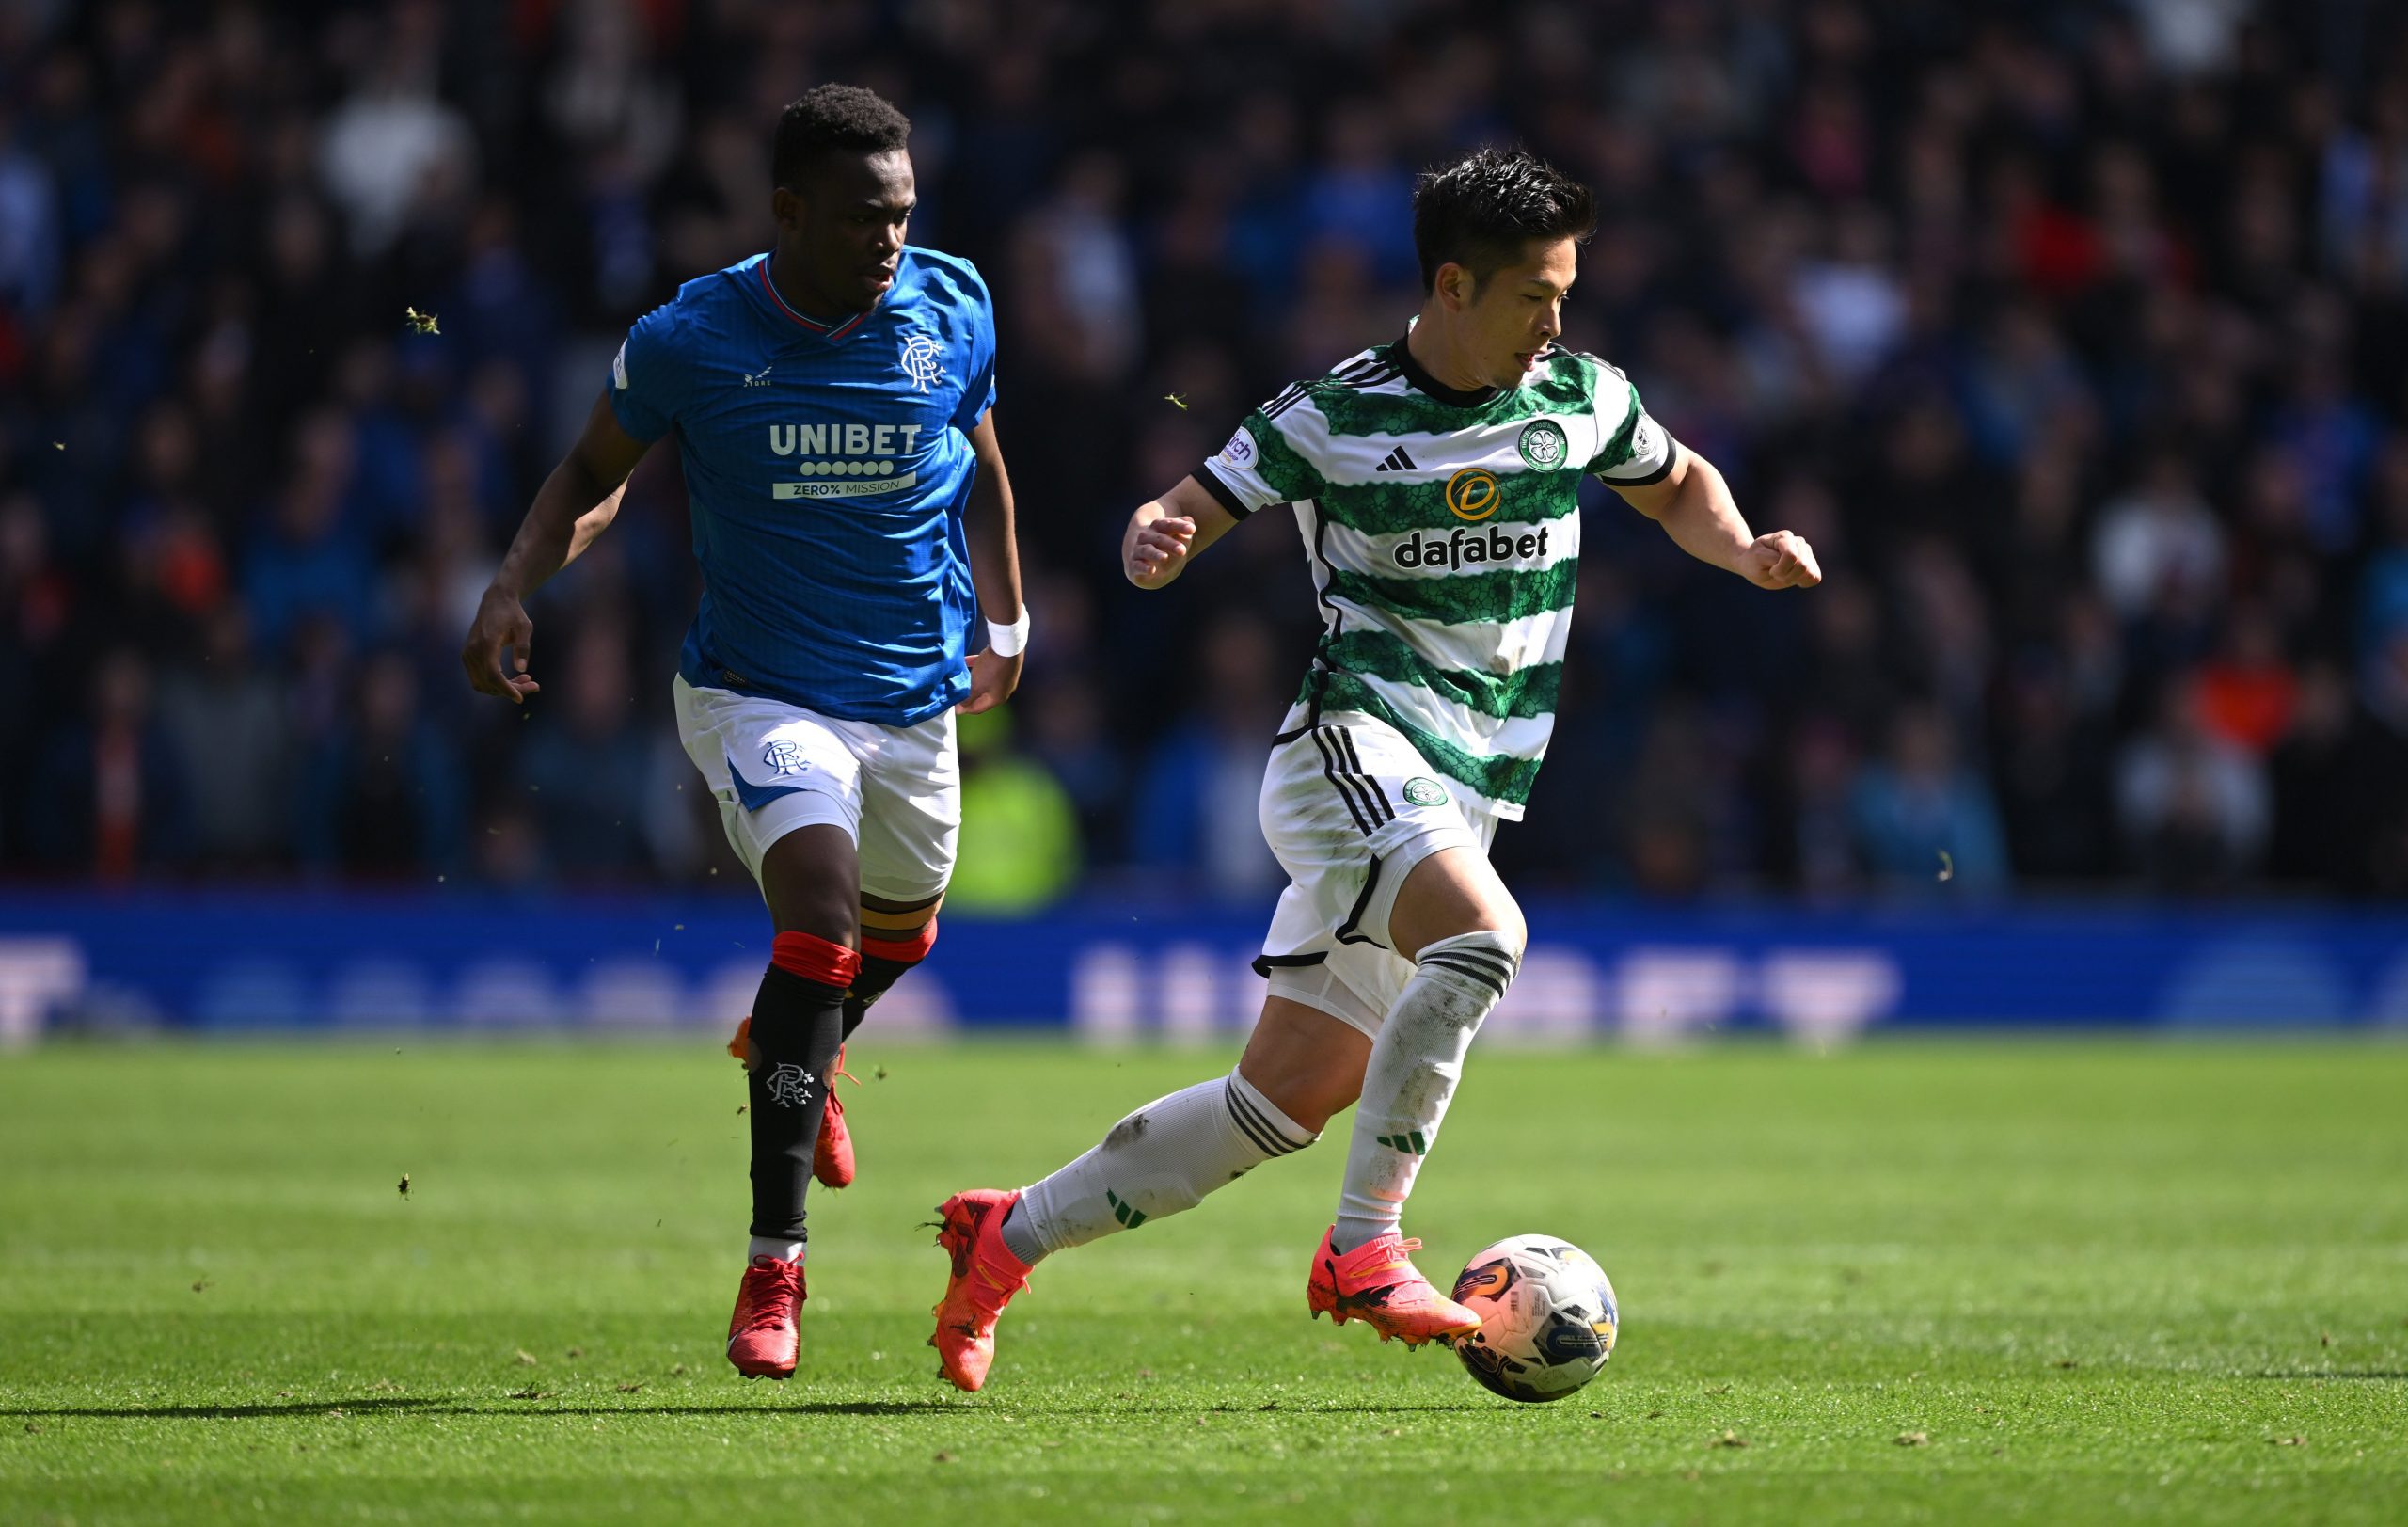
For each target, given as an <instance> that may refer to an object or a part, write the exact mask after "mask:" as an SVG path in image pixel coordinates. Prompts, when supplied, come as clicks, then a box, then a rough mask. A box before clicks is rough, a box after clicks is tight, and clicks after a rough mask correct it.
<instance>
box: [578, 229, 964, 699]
mask: <svg viewBox="0 0 2408 1527" xmlns="http://www.w3.org/2000/svg"><path fill="white" fill-rule="evenodd" d="M994 373H995V314H994V305H993V303H992V302H991V301H990V298H989V297H988V294H987V285H986V282H985V281H983V280H982V279H980V278H979V275H978V272H977V270H976V268H975V267H974V266H973V265H972V264H971V263H970V262H968V261H966V260H958V259H955V258H954V257H952V256H950V255H944V254H940V253H938V252H937V251H935V250H933V249H923V248H920V247H916V246H910V245H907V246H905V247H904V249H903V254H902V259H901V262H900V264H899V267H898V268H897V270H896V271H895V284H894V285H893V286H892V287H890V288H888V290H887V293H886V296H885V298H884V300H882V301H881V302H879V305H878V306H877V307H876V308H874V309H872V310H869V311H868V312H865V313H858V314H854V315H853V316H851V317H848V318H845V319H843V320H842V321H840V322H836V323H827V322H823V321H820V320H818V319H816V318H812V317H807V316H805V315H804V314H802V313H800V312H797V311H796V310H794V309H793V308H791V307H789V306H788V305H787V304H786V302H785V301H784V298H782V297H781V296H780V295H779V294H778V292H777V289H776V288H775V287H774V286H773V285H772V284H771V283H770V280H769V257H768V256H767V255H755V256H753V258H752V259H750V260H747V261H745V262H742V263H741V264H737V265H731V266H729V267H728V268H727V269H725V270H722V271H718V272H715V273H713V274H712V275H709V276H704V277H699V278H696V279H694V280H690V281H688V282H687V283H686V284H685V285H684V286H683V287H681V288H680V289H679V290H678V293H677V296H676V300H674V301H673V302H671V303H669V304H668V305H667V306H665V307H661V308H656V309H655V310H652V311H651V312H649V313H647V314H645V315H644V316H643V318H642V319H641V320H639V321H638V322H637V324H636V326H634V327H633V328H631V329H629V330H628V331H627V339H626V343H625V344H624V345H622V346H620V349H619V354H618V358H617V359H616V360H614V361H613V362H612V363H611V366H610V406H611V409H612V411H613V412H614V413H616V414H617V416H618V420H619V424H620V426H621V427H622V428H624V429H625V430H626V432H627V433H628V434H629V435H631V436H633V437H636V438H637V439H639V440H644V441H651V440H656V439H658V438H659V437H661V436H663V435H666V434H669V433H670V432H671V431H674V432H675V433H676V435H677V445H678V455H679V458H680V460H681V461H682V462H683V464H684V468H685V473H686V488H687V495H688V497H689V500H690V501H691V506H692V507H691V513H692V517H693V533H694V556H695V558H696V559H697V560H698V561H699V562H700V563H701V564H702V568H703V597H702V603H701V605H700V607H699V608H698V609H697V610H696V611H695V612H694V624H693V626H692V627H691V628H689V630H688V631H687V633H686V649H685V653H684V656H683V658H682V660H680V662H679V672H680V673H682V674H683V675H684V676H685V678H686V681H687V682H688V683H689V684H693V685H697V686H704V687H710V688H716V689H725V690H734V691H737V692H740V693H746V694H763V695H768V696H769V697H771V698H773V699H779V700H784V701H786V702H788V703H789V704H793V705H799V706H802V707H804V708H808V709H811V710H816V711H818V712H820V713H821V714H823V715H829V716H837V717H842V718H844V719H846V720H848V721H868V722H877V723H880V724H885V725H890V726H908V725H911V724H913V723H916V722H920V721H924V720H926V719H927V718H928V717H930V716H933V715H937V714H939V713H940V712H942V711H943V710H945V709H947V708H950V707H952V706H954V705H957V704H958V703H959V702H960V701H962V700H963V699H965V698H966V697H967V696H968V695H969V692H970V677H969V669H968V666H967V663H966V661H965V638H966V635H967V633H968V630H969V628H970V623H971V619H972V616H973V614H974V611H975V608H976V597H975V596H974V594H973V592H972V589H971V581H970V561H969V551H968V547H967V545H966V543H965V541H964V540H963V536H962V526H961V516H962V511H963V509H964V507H965V506H966V505H967V504H968V502H969V499H970V485H971V480H972V478H973V477H974V475H975V473H976V470H977V464H976V459H975V457H974V455H973V454H972V453H971V449H970V441H969V438H968V435H967V432H968V431H969V430H970V429H971V428H973V427H974V426H975V425H976V423H977V422H978V421H979V419H980V418H981V417H983V416H984V415H985V413H986V412H987V410H988V408H990V406H993V404H994V401H995V384H994Z"/></svg>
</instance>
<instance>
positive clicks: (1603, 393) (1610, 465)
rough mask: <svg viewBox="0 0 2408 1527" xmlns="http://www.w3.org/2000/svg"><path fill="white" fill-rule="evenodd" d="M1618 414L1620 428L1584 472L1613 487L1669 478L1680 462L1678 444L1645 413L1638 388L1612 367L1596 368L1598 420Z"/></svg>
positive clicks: (1632, 485) (1635, 485) (1644, 483)
mask: <svg viewBox="0 0 2408 1527" xmlns="http://www.w3.org/2000/svg"><path fill="white" fill-rule="evenodd" d="M1618 412H1619V413H1621V414H1622V416H1623V418H1622V426H1621V427H1620V428H1619V429H1617V430H1615V431H1614V432H1613V434H1611V435H1609V436H1608V437H1606V444H1605V448H1604V449H1603V450H1601V451H1599V452H1598V453H1597V456H1596V459H1595V460H1593V461H1592V462H1590V463H1589V465H1588V466H1587V467H1586V468H1585V469H1584V470H1586V471H1589V472H1592V473H1593V474H1595V476H1596V478H1597V479H1598V481H1600V482H1602V483H1605V484H1607V485H1610V486H1613V487H1646V486H1647V485H1650V484H1653V483H1660V482H1662V481H1663V480H1664V479H1665V478H1667V477H1669V476H1671V471H1672V464H1673V463H1674V462H1676V461H1678V460H1679V459H1680V454H1681V447H1680V443H1679V442H1678V441H1676V440H1674V439H1673V438H1672V437H1671V432H1670V431H1669V430H1667V429H1665V428H1664V426H1663V425H1661V424H1659V423H1657V422H1656V420H1655V419H1654V418H1653V417H1652V416H1650V415H1649V413H1648V412H1647V406H1646V405H1645V404H1643V403H1641V402H1640V401H1639V389H1638V388H1637V387H1635V386H1633V385H1632V384H1631V381H1630V379H1629V378H1628V377H1626V376H1624V374H1622V373H1621V372H1619V371H1617V370H1615V369H1614V368H1613V367H1611V366H1603V365H1601V366H1599V367H1598V368H1597V417H1598V418H1599V419H1601V420H1602V419H1611V418H1613V417H1614V416H1615V414H1616V413H1618Z"/></svg>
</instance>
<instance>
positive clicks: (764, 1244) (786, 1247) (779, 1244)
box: [744, 1235, 803, 1267]
mask: <svg viewBox="0 0 2408 1527" xmlns="http://www.w3.org/2000/svg"><path fill="white" fill-rule="evenodd" d="M802 1253H803V1244H802V1243H801V1242H800V1241H782V1240H779V1239H778V1238H777V1237H776V1236H774V1235H755V1236H753V1248H752V1249H751V1250H749V1251H747V1252H745V1253H744V1265H746V1266H748V1267H749V1266H751V1265H753V1258H754V1257H775V1258H777V1259H778V1260H779V1261H780V1262H800V1261H801V1260H802Z"/></svg>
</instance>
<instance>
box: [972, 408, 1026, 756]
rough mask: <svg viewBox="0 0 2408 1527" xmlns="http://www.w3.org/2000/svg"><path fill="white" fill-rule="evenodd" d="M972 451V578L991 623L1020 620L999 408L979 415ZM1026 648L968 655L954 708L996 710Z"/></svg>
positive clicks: (1015, 680)
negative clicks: (962, 690)
mask: <svg viewBox="0 0 2408 1527" xmlns="http://www.w3.org/2000/svg"><path fill="white" fill-rule="evenodd" d="M969 435H970V450H971V452H972V453H973V454H974V455H975V456H976V457H977V458H978V475H977V477H976V478H975V479H974V480H973V481H972V483H971V485H970V517H969V523H968V524H967V525H966V526H965V527H964V530H965V531H966V532H967V534H968V537H969V541H970V581H971V582H972V583H973V584H974V585H975V586H976V588H977V590H978V608H979V609H980V610H982V611H984V612H986V616H987V619H988V620H989V621H990V623H991V624H993V625H997V626H1011V625H1016V624H1018V623H1019V621H1020V618H1021V612H1022V606H1021V602H1020V543H1019V541H1018V539H1017V538H1016V537H1015V535H1014V533H1013V531H1012V481H1011V478H1010V476H1009V475H1008V474H1006V472H1005V470H1004V448H1003V446H1002V444H1001V443H999V442H998V441H997V440H996V438H995V411H994V410H993V409H992V408H990V409H988V410H987V411H986V412H985V413H983V414H980V415H979V416H978V422H977V423H975V424H974V425H972V426H971V428H970V431H969ZM1025 657H1026V653H1025V652H1024V651H1023V652H1014V653H1012V654H1011V655H1010V656H1009V657H1005V656H1003V655H1002V654H1000V653H998V652H996V651H995V649H994V645H993V644H992V642H991V641H990V643H989V644H988V646H987V647H986V648H985V649H984V650H982V651H978V652H974V653H972V654H971V655H970V698H969V699H967V700H964V701H962V702H961V704H960V705H959V706H958V707H957V709H958V710H959V711H960V712H961V713H962V714H963V715H965V716H974V715H976V714H978V713H979V712H980V711H982V710H992V709H994V708H996V707H997V706H999V705H1002V704H1003V703H1004V702H1005V701H1006V700H1008V699H1010V698H1011V697H1012V691H1014V690H1016V689H1018V688H1019V687H1020V670H1021V663H1022V660H1023V659H1024V658H1025Z"/></svg>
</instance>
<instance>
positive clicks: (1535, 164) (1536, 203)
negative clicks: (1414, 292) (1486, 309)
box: [1413, 149, 1597, 293]
mask: <svg viewBox="0 0 2408 1527" xmlns="http://www.w3.org/2000/svg"><path fill="white" fill-rule="evenodd" d="M1596 228H1597V199H1596V197H1595V196H1593V195H1592V193H1591V192H1590V190H1589V188H1588V187H1587V186H1585V185H1583V184H1581V183H1579V182H1578V181H1576V180H1574V179H1573V178H1572V177H1571V176H1569V175H1566V174H1564V173H1563V172H1562V171H1561V170H1559V169H1557V168H1556V167H1554V166H1553V165H1550V164H1548V163H1547V162H1546V161H1545V160H1544V159H1541V158H1540V157H1539V156H1538V155H1536V154H1534V153H1531V152H1530V151H1528V150H1526V149H1475V150H1473V151H1471V152H1469V153H1467V154H1465V155H1464V156H1463V157H1462V158H1461V159H1458V160H1456V161H1455V162H1454V163H1452V164H1450V165H1441V166H1440V167H1437V168H1436V169H1433V170H1426V171H1424V172H1423V173H1422V176H1421V178H1420V179H1419V180H1418V181H1416V182H1414V183H1413V248H1414V252H1415V253H1417V254H1418V255H1419V256H1420V257H1421V290H1422V291H1423V292H1425V293H1426V292H1429V291H1431V290H1432V289H1433V288H1434V287H1435V286H1436V285H1437V282H1438V267H1439V266H1441V265H1444V264H1447V263H1449V262H1453V263H1455V264H1458V265H1462V266H1464V267H1465V268H1466V269H1468V270H1469V271H1470V272H1471V274H1472V279H1473V281H1474V282H1475V283H1477V282H1479V281H1483V280H1486V279H1487V278H1489V277H1491V276H1493V275H1495V274H1496V273H1497V271H1498V270H1501V269H1502V268H1504V267H1505V266H1507V265H1510V264H1512V263H1513V262H1515V261H1516V260H1519V259H1520V258H1521V257H1522V247H1523V246H1524V245H1525V244H1527V243H1528V242H1529V240H1531V239H1572V240H1575V241H1576V242H1579V243H1582V244H1585V243H1587V242H1588V240H1589V235H1590V234H1591V233H1593V232H1595V231H1596Z"/></svg>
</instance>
